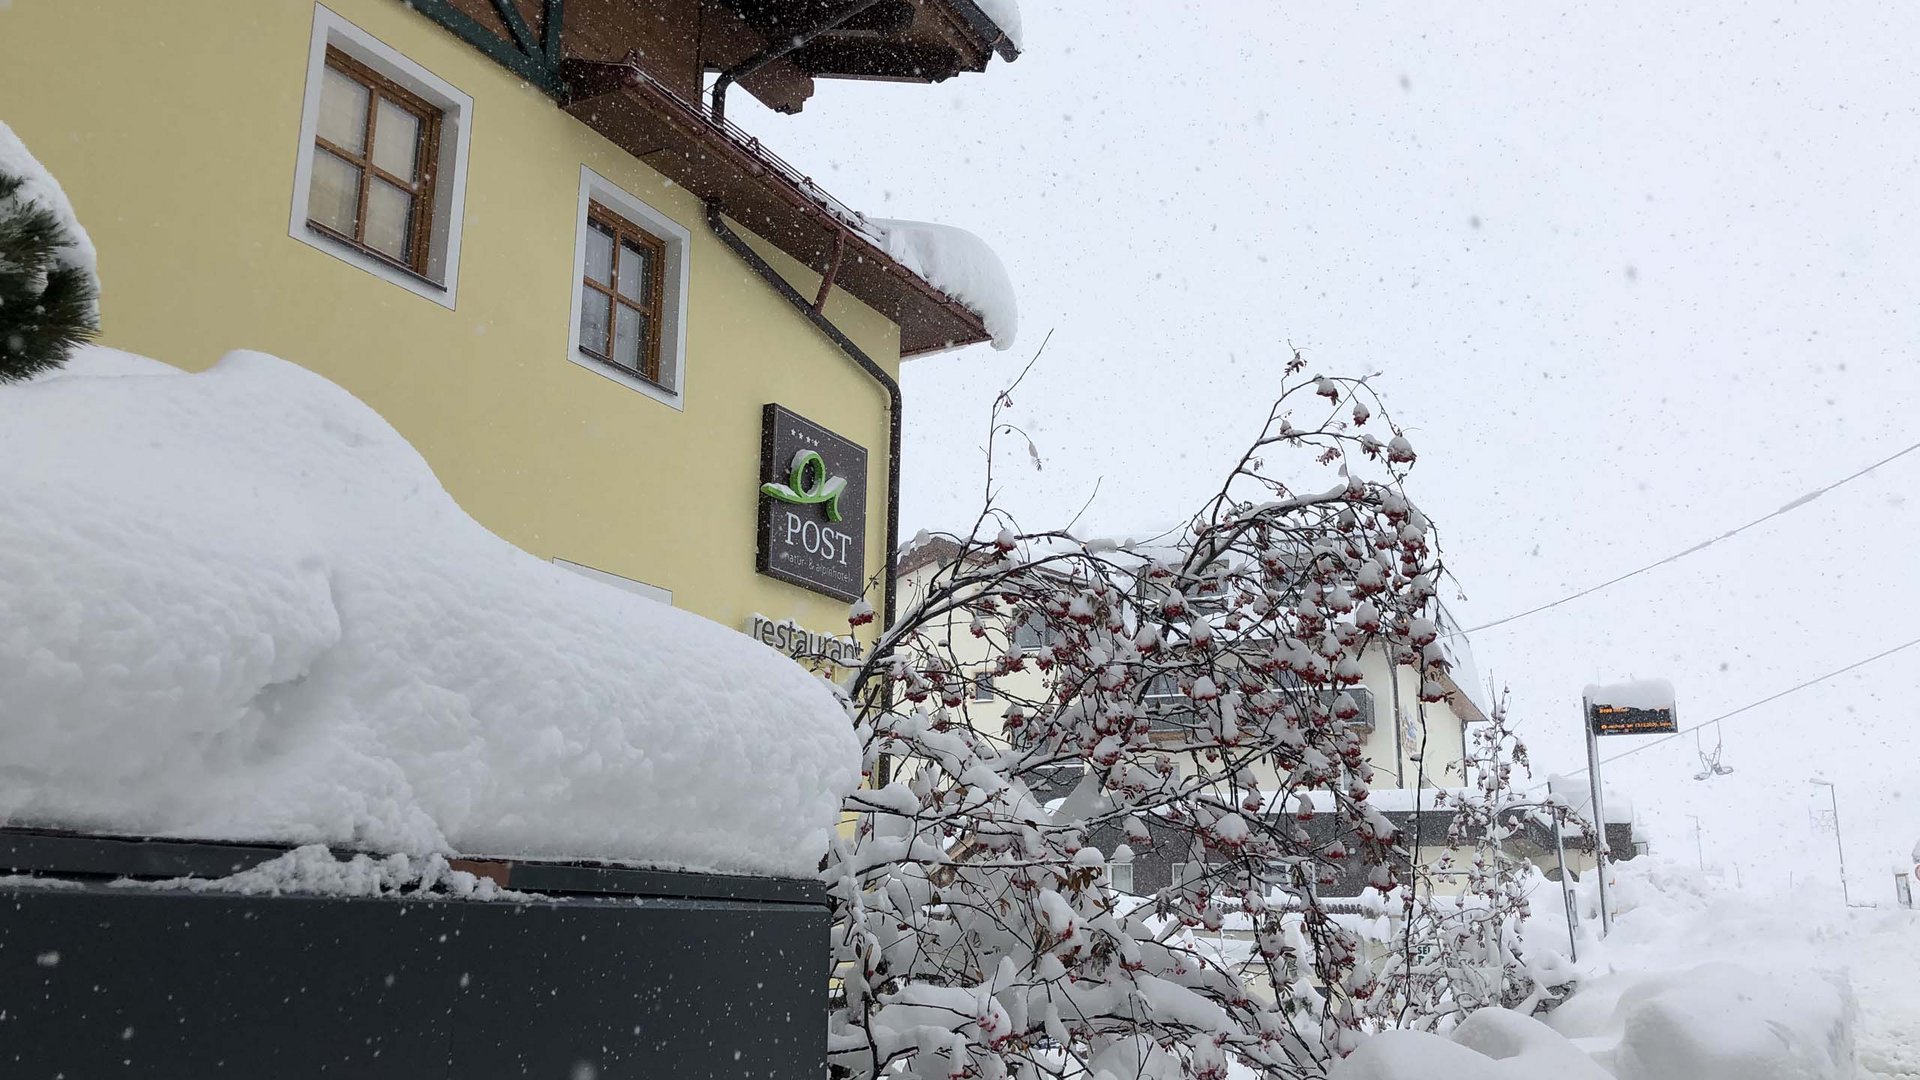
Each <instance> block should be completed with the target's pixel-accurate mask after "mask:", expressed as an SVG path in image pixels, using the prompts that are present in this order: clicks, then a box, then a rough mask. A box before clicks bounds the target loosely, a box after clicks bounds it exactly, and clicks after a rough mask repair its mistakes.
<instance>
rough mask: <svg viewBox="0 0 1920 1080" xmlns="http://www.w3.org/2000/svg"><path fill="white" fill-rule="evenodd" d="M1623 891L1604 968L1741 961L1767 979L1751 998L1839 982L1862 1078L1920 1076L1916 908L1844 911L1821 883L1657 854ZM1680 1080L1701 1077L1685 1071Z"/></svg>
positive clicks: (1657, 969) (1634, 870) (1632, 970)
mask: <svg viewBox="0 0 1920 1080" xmlns="http://www.w3.org/2000/svg"><path fill="white" fill-rule="evenodd" d="M1616 891H1617V892H1618V893H1619V894H1620V895H1619V899H1620V905H1619V906H1620V909H1621V912H1620V915H1619V918H1618V919H1617V921H1616V923H1615V925H1614V933H1613V935H1612V936H1611V937H1609V938H1608V939H1607V941H1606V942H1605V944H1604V946H1603V948H1602V951H1601V954H1600V957H1599V963H1600V964H1601V965H1605V966H1610V967H1612V968H1613V969H1614V970H1615V971H1617V972H1620V973H1626V974H1628V975H1630V976H1637V977H1641V978H1645V977H1647V976H1651V975H1656V974H1657V973H1661V972H1671V971H1674V970H1677V969H1684V968H1686V967H1689V966H1698V965H1705V964H1713V963H1721V964H1737V965H1739V966H1741V967H1743V968H1747V969H1749V970H1751V971H1753V972H1755V973H1757V974H1758V975H1759V976H1760V979H1759V981H1757V982H1755V983H1754V984H1753V985H1752V986H1751V987H1750V989H1751V992H1752V993H1753V994H1754V996H1755V997H1756V998H1761V997H1764V996H1766V995H1773V996H1775V997H1780V996H1787V997H1791V996H1793V995H1796V994H1801V995H1804V994H1807V993H1809V992H1812V993H1815V994H1817V993H1819V992H1820V988H1819V987H1817V986H1812V985H1811V984H1810V983H1809V982H1807V981H1806V980H1808V978H1809V976H1811V977H1812V978H1813V979H1818V980H1820V981H1821V982H1823V983H1827V984H1829V985H1831V984H1832V983H1833V982H1835V981H1837V982H1839V983H1840V984H1841V985H1844V986H1846V987H1847V988H1848V990H1849V992H1850V995H1851V998H1852V1001H1853V1004H1854V1005H1855V1007H1856V1008H1857V1010H1858V1013H1857V1015H1856V1017H1855V1019H1854V1028H1853V1031H1854V1045H1855V1048H1856V1050H1857V1051H1858V1054H1859V1064H1860V1069H1861V1075H1862V1076H1863V1077H1900V1078H1920V912H1916V911H1912V910H1905V909H1899V908H1893V907H1877V908H1849V907H1847V906H1845V905H1844V904H1843V903H1842V902H1841V899H1840V895H1839V892H1838V890H1837V889H1833V888H1829V887H1826V886H1823V885H1803V886H1801V887H1800V888H1797V889H1793V890H1789V891H1780V892H1772V891H1768V892H1749V891H1747V890H1745V889H1743V888H1740V887H1739V886H1737V885H1736V884H1734V883H1733V882H1730V881H1724V880H1722V879H1718V878H1709V877H1706V876H1704V875H1701V874H1700V873H1699V872H1697V871H1695V870H1694V869H1693V868H1691V867H1687V866H1683V865H1682V866H1676V865H1674V864H1671V863H1664V864H1663V863H1658V862H1651V861H1640V862H1636V863H1626V864H1622V866H1621V867H1620V887H1619V888H1618V889H1617V890H1616ZM1543 906H1547V907H1551V906H1552V905H1551V904H1548V905H1543ZM1582 966H1586V965H1582ZM1595 989H1596V990H1599V989H1600V987H1596V988H1595ZM1575 1004H1578V1001H1577V999H1576V1003H1575ZM1703 1026H1704V1027H1708V1028H1711V1027H1713V1026H1714V1023H1713V1021H1712V1020H1710V1019H1709V1020H1706V1021H1704V1022H1703ZM1775 1075H1795V1074H1791V1073H1777V1074H1775ZM1842 1075H1845V1074H1842ZM1682 1080H1705V1078H1704V1077H1702V1076H1700V1075H1699V1074H1698V1073H1690V1074H1688V1075H1686V1076H1685V1077H1684V1078H1682Z"/></svg>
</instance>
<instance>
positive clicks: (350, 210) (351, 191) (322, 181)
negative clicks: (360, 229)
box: [307, 146, 360, 236]
mask: <svg viewBox="0 0 1920 1080" xmlns="http://www.w3.org/2000/svg"><path fill="white" fill-rule="evenodd" d="M359 204H360V170H359V169H358V168H356V167H354V166H352V165H349V164H347V163H346V162H344V161H342V160H340V158H338V157H336V156H335V155H333V154H329V153H328V152H326V151H325V150H322V149H320V148H319V147H317V146H316V147H314V148H313V177H312V179H311V181H309V183H308V185H307V218H308V220H310V221H316V222H319V223H320V224H322V225H325V226H326V227H327V228H329V229H332V230H333V231H334V232H337V233H341V234H343V235H346V236H352V235H353V226H354V222H355V221H356V220H358V218H359V216H360V215H359V212H358V211H359Z"/></svg>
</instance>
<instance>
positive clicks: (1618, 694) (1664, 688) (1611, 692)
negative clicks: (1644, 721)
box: [1586, 679, 1675, 709]
mask: <svg viewBox="0 0 1920 1080" xmlns="http://www.w3.org/2000/svg"><path fill="white" fill-rule="evenodd" d="M1586 698H1587V700H1588V701H1591V702H1593V703H1594V704H1596V705H1614V706H1618V707H1620V708H1623V709H1671V708H1673V707H1674V700H1675V699H1674V694H1673V684H1672V683H1670V682H1668V681H1667V680H1665V679H1639V680H1636V681H1634V682H1623V683H1610V684H1608V685H1605V686H1599V685H1589V686H1588V687H1587V688H1586Z"/></svg>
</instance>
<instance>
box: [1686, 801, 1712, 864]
mask: <svg viewBox="0 0 1920 1080" xmlns="http://www.w3.org/2000/svg"><path fill="white" fill-rule="evenodd" d="M1687 816H1688V817H1689V818H1692V819H1693V853H1694V855H1695V856H1696V857H1697V858H1698V859H1699V860H1700V872H1701V873H1703V874H1704V873H1706V872H1707V848H1706V845H1705V844H1704V843H1702V842H1701V839H1700V815H1699V814H1688V815H1687Z"/></svg>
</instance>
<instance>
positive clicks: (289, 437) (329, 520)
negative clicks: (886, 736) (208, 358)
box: [0, 349, 859, 876]
mask: <svg viewBox="0 0 1920 1080" xmlns="http://www.w3.org/2000/svg"><path fill="white" fill-rule="evenodd" d="M0 458H4V459H5V460H6V461H7V462H8V463H9V465H8V467H7V468H6V469H0V505H4V506H5V507H7V512H6V513H5V514H4V515H0V611H6V612H7V613H8V614H9V616H10V618H8V619H7V620H5V621H4V622H0V716H4V717H5V718H6V722H5V723H4V724H0V761H5V762H6V767H7V783H6V784H4V785H0V820H4V821H7V822H9V823H12V824H20V825H41V826H54V827H65V828H77V829H85V830H93V831H100V832H119V833H135V834H142V835H160V836H179V837H197V838H204V839H232V840H253V841H272V842H281V843H289V844H306V843H329V844H337V845H342V846H352V847H357V848H362V849H372V850H376V851H381V852H404V853H409V854H429V853H435V852H439V853H449V852H458V853H462V854H470V855H491V856H502V857H521V858H526V857H554V858H569V857H577V858H596V859H606V860H619V861H630V862H637V863H643V864H649V865H658V866H671V867H683V868H689V869H702V870H715V871H724V872H742V873H760V874H780V875H802V876H805V875H810V874H811V873H812V872H813V870H814V869H815V867H816V865H817V863H818V861H819V859H820V856H821V855H822V854H823V853H824V852H825V851H826V845H827V839H828V835H829V833H830V830H831V829H832V828H833V826H834V824H835V822H836V821H837V819H838V808H839V802H840V799H841V797H842V796H843V795H844V794H845V793H846V792H848V791H850V790H851V789H852V788H853V786H854V785H855V784H856V783H857V781H858V775H859V774H858V770H859V748H858V746H857V744H856V743H855V740H854V738H853V733H852V729H851V724H850V723H849V721H848V718H847V716H846V713H845V712H844V710H843V709H842V707H841V706H840V704H839V702H838V699H837V698H836V697H835V695H834V692H833V691H832V690H831V689H830V688H829V687H828V686H826V685H825V684H824V683H823V682H821V681H820V680H819V679H817V678H816V677H814V676H812V675H810V674H808V673H807V672H806V671H804V670H803V669H801V668H800V667H798V666H797V665H795V664H794V663H792V662H791V661H789V660H788V659H787V658H785V657H784V656H782V655H780V654H779V653H776V652H775V651H774V650H771V649H768V648H766V647H764V646H762V645H760V644H759V643H757V642H755V641H752V640H751V639H749V638H747V637H746V636H745V635H742V634H739V633H736V632H734V631H732V630H730V629H728V628H726V627H723V626H720V625H718V624H716V623H712V622H709V621H707V620H705V619H702V618H699V617H697V616H694V615H691V614H689V613H687V612H684V611H678V610H675V609H673V608H671V607H669V606H667V605H664V604H659V603H655V602H653V601H649V600H646V599H643V598H641V597H638V596H633V595H630V594H628V593H625V592H622V591H620V590H616V589H609V588H606V587H605V586H603V585H600V584H598V583H597V582H594V581H591V580H588V579H586V578H583V577H580V576H578V575H576V574H573V573H570V572H568V571H566V570H563V569H561V568H558V567H555V566H552V565H550V564H548V563H546V562H544V561H542V560H540V559H538V558H535V557H534V556H532V555H530V554H528V553H526V552H523V551H521V550H519V549H517V548H515V547H513V546H512V545H510V544H508V543H507V542H506V541H504V540H502V539H500V538H499V537H497V536H494V535H493V534H492V533H490V532H488V531H487V530H486V529H484V528H482V527H481V526H480V525H478V524H477V523H475V522H474V521H473V520H472V519H471V518H469V517H468V516H467V515H466V514H465V513H464V512H463V511H462V510H461V509H460V508H459V506H457V505H456V504H455V503H454V501H453V499H452V498H451V497H450V496H449V495H448V494H447V493H446V492H445V491H444V490H443V489H442V488H441V486H440V484H439V482H438V481H437V480H436V479H435V477H434V475H433V473H432V471H431V470H430V469H429V468H428V467H427V464H426V462H424V461H422V460H421V458H420V456H419V455H418V454H417V453H416V452H415V451H414V450H413V448H412V447H411V446H409V445H408V444H407V442H406V441H405V440H404V439H402V438H401V437H400V436H399V435H398V434H397V433H396V432H394V430H393V429H392V428H391V427H389V426H388V425H387V424H386V423H385V421H383V420H381V419H380V418H379V417H378V416H376V415H375V414H374V413H373V412H372V411H371V410H370V409H368V408H367V407H366V406H364V405H362V404H361V403H360V402H358V401H357V400H355V399H354V398H353V397H352V396H351V395H349V394H348V393H346V392H345V391H343V390H341V389H340V388H338V387H336V386H334V385H333V384H331V383H329V382H328V381H326V380H325V379H323V378H321V377H320V376H318V375H315V374H313V373H311V372H308V371H306V370H304V369H302V368H299V367H297V366H295V365H293V364H289V363H286V362H284V361H281V360H277V359H275V358H273V357H270V356H265V355H262V354H259V353H246V352H238V353H233V354H230V355H229V356H227V357H226V358H225V359H223V360H221V361H220V363H219V364H218V365H216V366H215V367H214V368H212V369H211V370H209V371H207V372H205V373H203V374H198V375H188V374H184V373H182V372H179V371H177V370H174V369H171V368H168V367H166V366H165V365H161V364H157V363H155V362H152V361H146V360H143V359H142V358H138V357H132V356H129V355H127V354H119V353H114V352H112V351H110V350H104V349H83V350H80V351H79V352H78V353H77V354H76V356H75V358H74V360H73V361H72V364H71V366H70V369H69V370H68V371H66V372H63V373H58V374H56V375H54V376H52V377H45V378H41V379H39V380H36V381H33V382H29V383H25V384H21V385H16V386H12V387H5V388H0ZM6 627H10V628H11V632H9V630H8V629H6Z"/></svg>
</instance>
